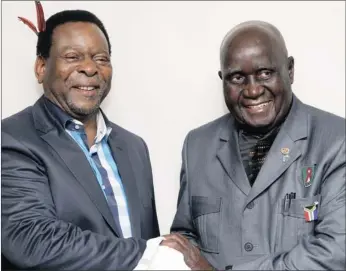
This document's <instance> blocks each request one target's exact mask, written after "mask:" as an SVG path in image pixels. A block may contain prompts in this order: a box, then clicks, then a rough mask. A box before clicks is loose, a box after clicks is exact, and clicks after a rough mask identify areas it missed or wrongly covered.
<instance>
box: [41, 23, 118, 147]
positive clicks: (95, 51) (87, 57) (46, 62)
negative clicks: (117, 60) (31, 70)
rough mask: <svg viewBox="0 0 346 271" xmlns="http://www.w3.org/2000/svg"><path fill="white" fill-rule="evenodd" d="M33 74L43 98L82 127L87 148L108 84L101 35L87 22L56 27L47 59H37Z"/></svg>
mask: <svg viewBox="0 0 346 271" xmlns="http://www.w3.org/2000/svg"><path fill="white" fill-rule="evenodd" d="M35 74H36V78H37V80H38V82H39V83H40V84H41V83H42V84H43V88H44V95H45V96H46V97H47V98H48V99H50V100H51V101H52V102H53V103H55V104H56V105H58V106H59V107H60V108H62V109H63V110H64V111H65V112H66V113H67V114H69V115H70V116H71V117H73V118H75V119H77V120H79V121H81V122H82V123H83V124H84V128H85V132H86V135H87V138H88V145H89V147H91V146H92V145H93V143H94V138H95V136H96V131H97V125H96V114H97V112H98V110H99V107H100V104H101V102H102V101H103V100H104V98H105V97H106V96H107V94H108V93H109V91H110V88H111V81H112V65H111V60H110V55H109V48H108V43H107V40H106V37H105V36H104V34H103V33H102V31H101V30H100V29H99V28H98V27H97V26H96V25H95V24H92V23H87V22H69V23H65V24H62V25H60V26H58V27H56V28H55V29H54V32H53V36H52V46H51V48H50V54H49V57H48V58H47V59H44V58H42V57H37V59H36V63H35Z"/></svg>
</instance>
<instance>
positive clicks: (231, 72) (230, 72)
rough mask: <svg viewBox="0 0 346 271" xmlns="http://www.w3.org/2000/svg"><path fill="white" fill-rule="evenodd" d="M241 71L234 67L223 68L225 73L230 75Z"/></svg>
mask: <svg viewBox="0 0 346 271" xmlns="http://www.w3.org/2000/svg"><path fill="white" fill-rule="evenodd" d="M242 72H243V71H242V70H241V69H240V68H234V69H230V68H228V69H225V74H229V75H232V74H236V73H242Z"/></svg>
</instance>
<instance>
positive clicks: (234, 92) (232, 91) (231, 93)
mask: <svg viewBox="0 0 346 271" xmlns="http://www.w3.org/2000/svg"><path fill="white" fill-rule="evenodd" d="M240 91H241V89H240V88H239V87H236V86H234V85H229V84H227V83H225V84H224V93H225V96H226V97H225V98H226V99H227V100H228V101H229V102H231V103H232V104H237V103H238V99H239V95H240Z"/></svg>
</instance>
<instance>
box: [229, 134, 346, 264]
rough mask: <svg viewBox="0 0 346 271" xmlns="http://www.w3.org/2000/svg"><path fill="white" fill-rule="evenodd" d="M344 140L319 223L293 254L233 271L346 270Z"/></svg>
mask: <svg viewBox="0 0 346 271" xmlns="http://www.w3.org/2000/svg"><path fill="white" fill-rule="evenodd" d="M345 169H346V161H345V141H344V142H343V144H342V145H341V148H340V149H339V151H338V154H337V155H336V157H335V159H334V160H333V161H332V162H331V164H330V166H329V168H328V169H327V171H326V174H325V178H324V180H323V183H322V187H321V196H322V197H321V206H320V210H319V221H318V223H317V225H316V227H315V234H314V235H304V237H303V238H302V239H301V240H300V241H299V243H298V244H297V245H296V246H295V247H294V248H293V249H291V250H290V251H287V252H282V253H277V254H275V255H269V256H264V257H261V258H258V259H256V260H254V261H251V262H248V263H244V264H241V265H235V266H233V268H232V270H345V269H346V258H345V253H346V251H345V242H346V239H345V236H346V228H345V214H346V210H345V204H346V202H345V193H346V190H345Z"/></svg>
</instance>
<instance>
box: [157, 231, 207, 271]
mask: <svg viewBox="0 0 346 271" xmlns="http://www.w3.org/2000/svg"><path fill="white" fill-rule="evenodd" d="M164 237H165V240H163V241H162V242H161V246H167V247H170V248H173V249H175V250H178V251H179V252H181V253H182V254H183V256H184V261H185V263H186V265H187V266H188V267H189V268H190V269H191V270H213V267H212V266H211V265H210V264H209V262H208V261H207V260H206V259H205V258H204V257H203V256H202V254H201V252H200V250H199V248H198V247H196V246H194V245H192V244H191V243H190V242H189V240H188V239H187V238H186V237H184V236H183V235H181V234H179V233H171V234H168V235H164Z"/></svg>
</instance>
